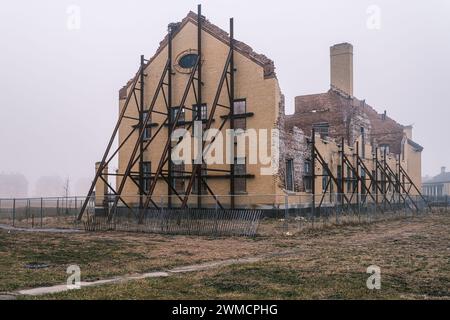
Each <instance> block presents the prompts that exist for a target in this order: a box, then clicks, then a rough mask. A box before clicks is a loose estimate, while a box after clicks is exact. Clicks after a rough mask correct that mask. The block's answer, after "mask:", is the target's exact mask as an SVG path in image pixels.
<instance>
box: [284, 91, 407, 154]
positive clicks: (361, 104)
mask: <svg viewBox="0 0 450 320" xmlns="http://www.w3.org/2000/svg"><path fill="white" fill-rule="evenodd" d="M318 122H328V123H329V125H330V132H329V134H330V137H331V138H335V139H339V138H341V137H344V138H345V140H346V143H347V144H350V145H352V144H353V143H354V141H355V139H357V138H358V136H359V135H360V128H361V127H364V128H365V133H366V136H367V139H368V140H367V142H368V143H369V142H370V143H373V144H378V145H380V144H389V146H390V150H391V152H393V153H395V154H400V152H401V144H402V140H403V136H404V134H403V128H404V127H403V126H402V125H401V124H399V123H397V122H396V121H394V120H393V119H391V118H389V117H388V116H386V117H384V115H383V114H379V113H378V112H377V111H375V109H374V108H373V107H371V106H370V105H368V104H367V103H365V101H363V100H358V99H356V98H354V97H350V96H348V95H346V94H344V93H342V92H339V91H338V90H335V89H331V90H329V91H328V92H326V93H321V94H315V95H307V96H299V97H296V98H295V114H294V115H291V116H287V119H286V127H287V128H292V127H293V126H298V127H299V128H301V129H302V130H303V131H304V132H305V133H309V132H311V130H312V126H313V124H314V123H318Z"/></svg>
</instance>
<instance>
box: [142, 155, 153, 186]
mask: <svg viewBox="0 0 450 320" xmlns="http://www.w3.org/2000/svg"><path fill="white" fill-rule="evenodd" d="M142 176H143V181H144V185H143V187H142V189H143V190H144V192H145V193H147V192H148V191H149V189H150V182H151V177H152V163H151V162H150V161H146V162H143V163H142Z"/></svg>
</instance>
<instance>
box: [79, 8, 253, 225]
mask: <svg viewBox="0 0 450 320" xmlns="http://www.w3.org/2000/svg"><path fill="white" fill-rule="evenodd" d="M204 19H205V18H204V17H203V16H202V13H201V5H199V6H198V14H197V28H198V33H197V60H196V61H195V64H194V66H193V67H192V68H191V70H190V73H189V79H188V81H187V83H186V85H185V88H184V91H183V95H182V98H181V101H180V102H179V103H178V104H176V105H177V106H180V107H179V108H181V110H179V112H176V114H175V115H174V116H172V115H173V113H172V111H173V109H174V108H175V107H174V103H173V97H172V91H173V89H172V76H173V75H174V73H173V54H172V39H173V35H174V32H175V31H176V28H177V26H176V24H170V25H169V30H168V43H167V47H168V57H167V61H166V64H165V67H164V69H163V71H162V73H161V74H160V77H159V83H158V85H157V87H156V90H155V93H154V94H153V96H152V97H151V99H150V100H151V103H150V105H149V106H146V105H145V102H144V96H145V79H146V77H147V76H148V75H147V74H146V73H145V69H146V67H147V66H148V64H146V63H150V61H149V60H146V59H145V58H144V56H141V61H140V62H141V65H140V68H139V71H138V72H137V74H136V76H135V77H134V78H133V80H132V81H131V84H130V86H129V90H128V94H127V97H126V100H125V103H124V106H123V108H122V110H121V112H120V115H119V118H118V120H117V123H116V126H115V128H114V130H113V133H112V135H111V138H110V140H109V143H108V145H107V148H106V150H105V152H104V155H103V158H102V160H101V162H100V163H99V166H98V168H97V172H96V175H95V178H94V180H93V182H92V185H91V187H90V189H89V192H88V195H87V197H86V201H85V202H84V203H83V205H82V207H81V210H80V212H79V215H78V220H79V221H80V220H81V219H82V217H83V214H84V213H85V211H86V208H87V207H88V203H89V199H91V198H92V196H93V195H94V189H95V185H96V183H97V182H98V181H99V180H100V181H102V182H103V183H104V184H105V185H106V186H107V188H108V189H109V191H110V193H111V195H112V196H113V197H107V199H106V200H105V202H108V203H105V205H104V207H105V209H106V210H107V217H108V221H112V218H113V216H114V214H115V212H116V210H117V207H118V205H119V202H121V203H122V204H123V205H124V206H125V207H127V208H128V210H130V211H131V212H134V208H133V207H134V204H132V203H128V201H127V200H126V199H125V198H126V197H125V196H124V195H123V192H124V188H125V184H126V182H127V181H128V179H130V181H132V183H133V184H135V185H136V187H137V189H138V190H139V210H138V211H139V212H138V213H136V212H134V213H135V214H136V215H138V216H139V220H140V221H141V222H142V221H143V219H144V213H145V211H146V210H147V209H150V205H151V206H152V208H151V209H162V208H160V207H159V205H158V203H156V201H155V199H154V197H155V196H154V191H155V188H156V185H157V183H158V181H161V180H162V181H164V182H165V183H166V184H167V192H168V204H167V205H168V208H172V207H173V204H172V202H173V199H172V198H173V197H175V198H177V199H178V200H179V201H180V202H181V208H182V209H187V208H188V201H189V198H190V197H191V194H192V189H193V186H194V182H196V183H197V185H196V187H197V188H196V189H197V190H196V192H197V194H196V195H195V197H196V199H197V201H196V202H197V207H198V208H202V190H203V191H204V190H206V191H207V192H208V193H209V195H210V196H212V198H213V199H214V202H215V203H216V206H217V207H218V208H220V209H224V206H223V205H222V203H221V202H220V200H219V199H218V197H216V195H215V194H214V192H213V190H212V189H211V188H210V186H209V185H208V183H207V180H206V179H207V178H208V177H210V175H209V174H208V173H209V172H215V173H216V174H215V175H214V176H211V177H213V178H222V179H228V180H229V190H230V195H235V177H236V176H239V177H240V178H245V179H246V178H247V175H243V176H242V175H237V174H235V170H234V164H230V165H229V170H225V169H224V170H218V169H211V168H203V165H202V164H194V165H193V167H192V171H190V172H187V171H185V169H183V171H180V170H177V171H174V170H173V169H174V168H173V167H174V166H173V162H172V159H171V154H172V149H173V146H172V143H171V134H172V132H173V131H174V130H175V129H176V127H177V125H178V123H179V119H180V116H181V114H182V113H183V111H184V110H185V109H188V110H192V111H195V110H193V109H194V108H196V111H197V112H196V119H194V121H203V123H205V125H203V126H202V134H203V133H204V132H206V131H207V130H209V129H210V128H211V125H212V123H213V121H214V115H215V113H216V110H217V108H225V109H228V110H229V113H228V115H227V116H224V117H221V119H222V122H221V124H220V126H219V127H218V128H217V129H218V132H220V131H221V130H222V129H223V128H224V127H225V125H226V124H229V127H230V129H234V119H235V118H236V117H242V115H236V116H235V114H234V108H233V104H234V101H235V72H237V70H236V69H235V64H234V54H235V40H234V24H233V18H231V19H230V33H229V34H230V36H229V44H228V46H229V53H228V55H227V58H226V61H225V62H224V66H223V71H222V74H221V77H220V80H219V82H218V84H217V90H216V93H215V97H214V101H213V103H212V107H211V111H210V113H209V116H208V118H207V120H206V121H205V120H202V112H201V108H202V104H203V103H204V101H203V97H202V87H203V86H204V85H205V84H204V82H203V80H202V57H203V55H202V54H203V53H202V24H203V20H204ZM223 91H226V94H227V96H228V98H229V99H228V101H229V105H228V106H227V105H223V104H221V103H219V101H220V97H221V94H222V93H223ZM189 93H193V94H194V97H195V105H194V106H193V109H190V108H187V107H186V106H185V102H186V100H187V97H188V95H189ZM161 95H162V97H163V99H164V103H165V107H166V110H167V113H166V112H160V111H157V110H154V109H155V105H156V102H157V99H158V97H159V96H161ZM131 101H134V102H135V103H136V105H137V106H138V109H139V110H138V111H139V115H140V116H139V119H132V120H136V121H138V125H136V126H134V127H133V128H132V130H131V132H130V133H129V134H128V135H126V137H125V139H124V140H123V141H121V142H120V144H119V146H118V148H117V149H115V150H113V148H112V146H113V143H114V141H115V139H116V137H117V135H118V132H119V128H120V127H121V124H122V123H123V121H124V119H129V117H128V116H127V115H126V111H127V109H128V107H129V105H130V102H131ZM154 113H155V114H158V115H162V116H163V117H164V121H163V123H162V124H161V125H159V126H158V128H157V129H156V131H155V132H154V133H152V137H151V138H150V139H149V140H146V139H145V138H144V134H145V128H148V127H149V126H152V125H153V124H152V123H151V118H152V114H154ZM194 121H192V122H190V123H188V126H187V128H186V131H189V130H191V129H193V125H194ZM186 123H187V122H186ZM164 127H167V128H168V138H167V140H166V142H165V145H164V147H163V151H162V153H161V158H160V159H159V162H158V166H157V168H156V171H155V172H151V173H149V172H144V160H143V159H144V157H143V154H144V152H145V151H146V150H151V149H152V145H154V143H153V142H154V141H155V138H156V137H157V136H158V134H160V133H161V131H162V130H163V128H164ZM138 128H139V132H138V138H137V140H136V142H135V143H134V148H133V149H132V152H131V153H130V154H129V155H127V157H128V163H127V166H126V169H125V171H124V172H117V173H108V172H107V170H106V168H107V167H108V164H109V163H110V162H111V161H112V160H113V158H114V157H115V156H116V155H118V153H119V151H120V150H121V149H122V148H123V146H124V145H125V144H126V143H127V142H128V141H129V140H130V139H131V137H132V135H133V134H134V133H135V132H136V130H138ZM215 138H216V137H214V138H213V140H212V141H214V140H215ZM182 139H183V138H180V140H179V143H180V142H181V141H182ZM202 143H203V147H205V142H202ZM202 162H203V163H204V159H202ZM137 163H139V172H133V167H134V166H135V165H136V164H137ZM164 166H167V169H164ZM175 174H178V175H183V176H187V177H189V183H188V185H187V188H186V191H185V192H184V193H183V194H179V192H177V190H176V188H175V186H174V185H173V184H174V183H173V181H174V175H175ZM108 176H113V177H120V178H121V180H120V183H119V184H118V186H116V188H114V187H113V186H112V185H111V184H109V183H108ZM177 178H178V177H177ZM148 181H150V183H149V186H148V189H147V188H145V187H144V185H145V184H146V183H147V182H148ZM110 198H112V199H113V200H111V201H109V200H108V199H110ZM109 202H111V203H109ZM230 206H231V209H234V208H235V199H234V197H231V204H230Z"/></svg>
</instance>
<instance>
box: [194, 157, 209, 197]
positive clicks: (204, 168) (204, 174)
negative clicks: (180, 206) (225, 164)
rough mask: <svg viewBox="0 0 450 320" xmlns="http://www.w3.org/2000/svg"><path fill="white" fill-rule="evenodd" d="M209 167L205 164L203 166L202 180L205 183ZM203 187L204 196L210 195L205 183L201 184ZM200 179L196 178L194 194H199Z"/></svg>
mask: <svg viewBox="0 0 450 320" xmlns="http://www.w3.org/2000/svg"><path fill="white" fill-rule="evenodd" d="M207 168H208V167H207V166H206V164H205V163H203V164H202V178H203V180H204V181H206V177H205V176H206V175H207V174H208V170H207ZM201 184H202V187H201V190H202V195H205V194H208V188H207V187H206V184H204V183H203V181H202V182H201ZM197 190H198V179H197V177H195V178H194V184H193V185H192V193H193V194H198V191H197Z"/></svg>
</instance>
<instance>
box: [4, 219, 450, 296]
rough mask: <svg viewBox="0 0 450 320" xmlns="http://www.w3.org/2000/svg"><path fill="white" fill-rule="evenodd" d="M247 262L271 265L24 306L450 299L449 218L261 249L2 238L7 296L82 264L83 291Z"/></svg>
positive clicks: (275, 240)
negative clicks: (372, 280)
mask: <svg viewBox="0 0 450 320" xmlns="http://www.w3.org/2000/svg"><path fill="white" fill-rule="evenodd" d="M267 224H270V223H269V222H266V226H267ZM245 257H259V258H261V260H259V261H258V262H254V263H247V264H239V265H231V266H226V267H219V268H216V269H211V270H207V271H198V272H191V273H184V274H173V275H171V276H170V277H167V278H154V279H145V280H135V281H129V282H124V283H117V284H110V285H103V286H97V287H89V288H83V289H81V290H72V291H68V292H64V293H58V294H52V295H45V296H38V297H29V296H20V297H18V298H21V299H30V298H34V299H358V298H362V299H449V298H450V216H449V215H448V214H433V215H428V216H422V217H415V218H408V219H399V220H395V221H384V222H383V221H381V222H377V223H373V224H363V225H347V226H339V227H329V228H324V229H320V230H310V231H307V232H303V233H300V234H297V235H294V236H286V235H282V234H278V235H272V236H258V237H256V238H252V239H246V238H220V239H212V238H206V237H187V236H159V235H148V234H125V233H79V234H43V233H39V234H38V233H23V232H10V233H8V232H5V231H0V292H13V291H16V290H18V289H26V288H34V287H38V286H49V285H55V284H61V283H65V281H66V279H67V276H68V275H67V274H66V268H67V266H69V265H72V264H77V265H79V266H80V268H81V278H82V281H93V280H97V279H105V278H110V277H114V276H118V275H126V274H135V273H143V272H151V271H163V270H167V269H170V268H173V267H176V266H186V265H192V264H198V263H202V262H207V261H219V260H226V259H231V258H233V259H234V258H245ZM34 262H39V263H46V264H48V265H49V267H48V268H45V269H38V270H29V269H26V268H25V267H24V266H25V265H26V264H28V263H34ZM370 265H377V266H379V267H380V268H381V290H375V291H372V290H369V289H367V287H366V280H367V278H368V277H369V274H367V273H366V269H367V267H369V266H370Z"/></svg>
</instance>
